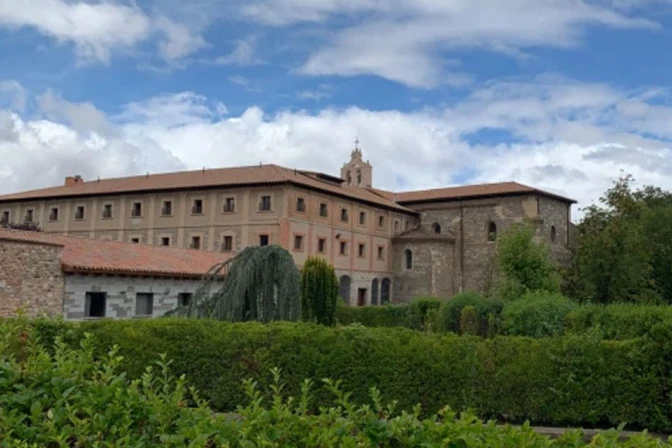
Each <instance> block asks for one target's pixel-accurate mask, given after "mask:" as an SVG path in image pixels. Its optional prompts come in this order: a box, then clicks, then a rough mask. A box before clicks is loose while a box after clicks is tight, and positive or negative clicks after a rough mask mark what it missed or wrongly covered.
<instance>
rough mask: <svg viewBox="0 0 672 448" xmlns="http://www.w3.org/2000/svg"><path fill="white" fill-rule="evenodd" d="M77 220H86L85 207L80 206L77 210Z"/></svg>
mask: <svg viewBox="0 0 672 448" xmlns="http://www.w3.org/2000/svg"><path fill="white" fill-rule="evenodd" d="M75 219H77V220H82V219H84V206H83V205H78V206H77V208H75Z"/></svg>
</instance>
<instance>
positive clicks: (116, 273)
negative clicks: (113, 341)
mask: <svg viewBox="0 0 672 448" xmlns="http://www.w3.org/2000/svg"><path fill="white" fill-rule="evenodd" d="M229 256H230V255H229V254H223V253H220V252H205V251H193V250H185V249H178V248H169V247H156V246H146V245H142V246H141V245H135V244H129V243H120V242H113V241H100V240H92V239H89V238H77V237H69V236H59V235H52V234H43V233H39V232H22V231H16V230H3V229H0V260H1V261H2V263H1V266H0V316H10V315H13V314H14V313H16V312H17V311H18V310H20V309H23V310H24V312H25V313H27V314H28V315H31V316H35V315H62V316H64V317H65V318H66V319H68V320H82V319H95V318H102V317H112V318H131V317H156V316H160V315H162V314H164V313H165V312H166V311H169V310H171V309H174V308H176V307H177V305H178V304H181V305H185V304H187V303H188V302H189V300H190V299H191V297H192V296H193V294H194V293H195V292H196V289H197V288H198V286H199V284H200V282H201V279H202V277H203V276H204V275H205V273H207V271H208V270H209V269H210V267H212V266H213V265H215V264H216V263H219V262H221V261H224V260H226V259H228V257H229Z"/></svg>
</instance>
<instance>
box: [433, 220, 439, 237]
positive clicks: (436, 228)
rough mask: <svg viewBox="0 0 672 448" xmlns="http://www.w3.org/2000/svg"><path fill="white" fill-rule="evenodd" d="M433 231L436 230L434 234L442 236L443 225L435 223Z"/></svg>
mask: <svg viewBox="0 0 672 448" xmlns="http://www.w3.org/2000/svg"><path fill="white" fill-rule="evenodd" d="M432 230H434V233H436V234H437V235H440V234H441V224H439V223H438V222H435V223H434V224H432Z"/></svg>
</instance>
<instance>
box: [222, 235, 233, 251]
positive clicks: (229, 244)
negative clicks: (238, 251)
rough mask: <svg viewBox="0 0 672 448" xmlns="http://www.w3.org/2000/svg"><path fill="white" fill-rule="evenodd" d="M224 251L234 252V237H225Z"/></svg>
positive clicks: (223, 242)
mask: <svg viewBox="0 0 672 448" xmlns="http://www.w3.org/2000/svg"><path fill="white" fill-rule="evenodd" d="M222 250H223V251H227V252H229V251H232V250H233V237H232V236H230V235H227V236H225V237H224V241H222Z"/></svg>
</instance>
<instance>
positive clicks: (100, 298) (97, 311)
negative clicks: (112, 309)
mask: <svg viewBox="0 0 672 448" xmlns="http://www.w3.org/2000/svg"><path fill="white" fill-rule="evenodd" d="M106 303H107V294H106V293H104V292H87V293H86V299H85V301H84V317H105V308H106Z"/></svg>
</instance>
